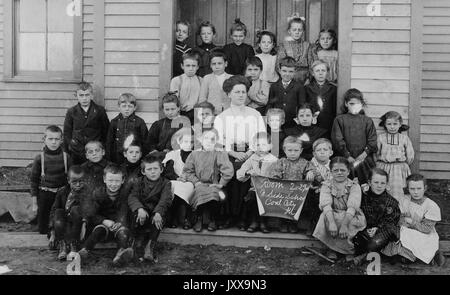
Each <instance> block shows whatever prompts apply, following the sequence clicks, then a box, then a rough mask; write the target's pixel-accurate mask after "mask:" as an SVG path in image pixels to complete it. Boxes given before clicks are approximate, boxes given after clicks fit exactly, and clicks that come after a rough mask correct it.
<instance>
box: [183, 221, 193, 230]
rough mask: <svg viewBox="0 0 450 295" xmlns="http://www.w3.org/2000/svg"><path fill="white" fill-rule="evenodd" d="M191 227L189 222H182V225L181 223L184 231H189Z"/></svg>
mask: <svg viewBox="0 0 450 295" xmlns="http://www.w3.org/2000/svg"><path fill="white" fill-rule="evenodd" d="M191 227H192V225H191V223H190V222H189V220H187V219H186V220H184V223H183V229H185V230H188V229H190V228H191Z"/></svg>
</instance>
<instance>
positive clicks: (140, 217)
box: [136, 208, 148, 225]
mask: <svg viewBox="0 0 450 295" xmlns="http://www.w3.org/2000/svg"><path fill="white" fill-rule="evenodd" d="M147 218H148V213H147V211H145V209H144V208H139V209H138V215H137V218H136V222H138V223H139V224H140V225H144V223H145V220H147Z"/></svg>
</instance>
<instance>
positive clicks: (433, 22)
mask: <svg viewBox="0 0 450 295" xmlns="http://www.w3.org/2000/svg"><path fill="white" fill-rule="evenodd" d="M423 24H424V25H426V26H450V17H448V16H444V17H442V16H430V17H428V16H425V17H424V18H423Z"/></svg>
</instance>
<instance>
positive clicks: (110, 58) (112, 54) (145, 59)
mask: <svg viewBox="0 0 450 295" xmlns="http://www.w3.org/2000/svg"><path fill="white" fill-rule="evenodd" d="M105 63H116V64H122V63H123V64H158V63H159V54H158V53H157V52H136V51H134V52H119V51H108V52H105Z"/></svg>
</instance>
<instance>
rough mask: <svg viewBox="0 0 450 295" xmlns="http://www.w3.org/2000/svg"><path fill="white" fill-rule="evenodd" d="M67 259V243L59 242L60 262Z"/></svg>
mask: <svg viewBox="0 0 450 295" xmlns="http://www.w3.org/2000/svg"><path fill="white" fill-rule="evenodd" d="M66 257H67V247H66V242H65V241H60V242H59V253H58V260H65V259H66Z"/></svg>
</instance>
